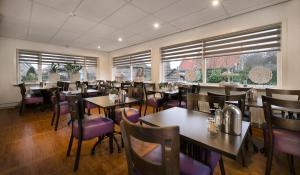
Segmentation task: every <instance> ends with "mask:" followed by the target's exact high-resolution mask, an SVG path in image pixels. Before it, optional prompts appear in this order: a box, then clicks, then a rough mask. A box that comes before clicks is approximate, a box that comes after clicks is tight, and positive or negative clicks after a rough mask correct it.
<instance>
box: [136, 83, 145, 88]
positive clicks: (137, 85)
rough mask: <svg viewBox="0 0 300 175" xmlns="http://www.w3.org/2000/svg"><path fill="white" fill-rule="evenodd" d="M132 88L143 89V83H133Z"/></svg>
mask: <svg viewBox="0 0 300 175" xmlns="http://www.w3.org/2000/svg"><path fill="white" fill-rule="evenodd" d="M133 87H141V88H144V83H143V82H133Z"/></svg>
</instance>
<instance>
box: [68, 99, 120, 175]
mask: <svg viewBox="0 0 300 175" xmlns="http://www.w3.org/2000/svg"><path fill="white" fill-rule="evenodd" d="M67 100H68V102H69V104H70V111H71V117H72V129H71V136H70V141H69V145H68V150H67V156H70V153H71V149H72V145H73V139H74V138H76V139H77V140H78V142H77V151H76V158H75V163H74V168H73V170H74V171H76V170H77V169H78V166H79V160H80V152H81V144H82V141H84V140H91V139H94V138H97V137H98V141H97V142H96V144H95V145H94V146H93V148H92V150H91V154H94V153H95V149H96V146H97V145H98V144H99V143H101V141H102V140H103V139H104V137H105V136H108V137H109V149H110V153H112V152H113V125H114V123H113V121H112V120H111V119H108V118H105V117H101V116H93V117H88V116H86V117H85V115H84V106H83V101H82V99H81V98H80V97H79V96H68V97H67Z"/></svg>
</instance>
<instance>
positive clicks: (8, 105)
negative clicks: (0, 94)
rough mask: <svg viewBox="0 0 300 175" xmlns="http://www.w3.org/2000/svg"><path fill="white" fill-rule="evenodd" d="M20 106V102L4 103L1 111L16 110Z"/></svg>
mask: <svg viewBox="0 0 300 175" xmlns="http://www.w3.org/2000/svg"><path fill="white" fill-rule="evenodd" d="M19 104H20V102H12V103H2V104H0V109H7V108H15V107H17V106H19Z"/></svg>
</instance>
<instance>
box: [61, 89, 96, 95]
mask: <svg viewBox="0 0 300 175" xmlns="http://www.w3.org/2000/svg"><path fill="white" fill-rule="evenodd" d="M98 92H99V91H98V90H95V89H87V91H86V93H87V94H91V93H98ZM62 93H63V94H64V95H79V94H83V92H82V91H81V90H71V91H62Z"/></svg>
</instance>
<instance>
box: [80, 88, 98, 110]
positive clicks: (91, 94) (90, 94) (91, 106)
mask: <svg viewBox="0 0 300 175" xmlns="http://www.w3.org/2000/svg"><path fill="white" fill-rule="evenodd" d="M98 95H99V94H98V92H93V93H83V95H82V96H83V97H84V98H88V97H97V96H98ZM84 103H85V108H86V109H87V114H88V115H91V109H95V108H97V109H98V112H99V114H100V113H101V110H100V107H99V106H97V105H95V104H93V103H90V102H88V101H85V102H84Z"/></svg>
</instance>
